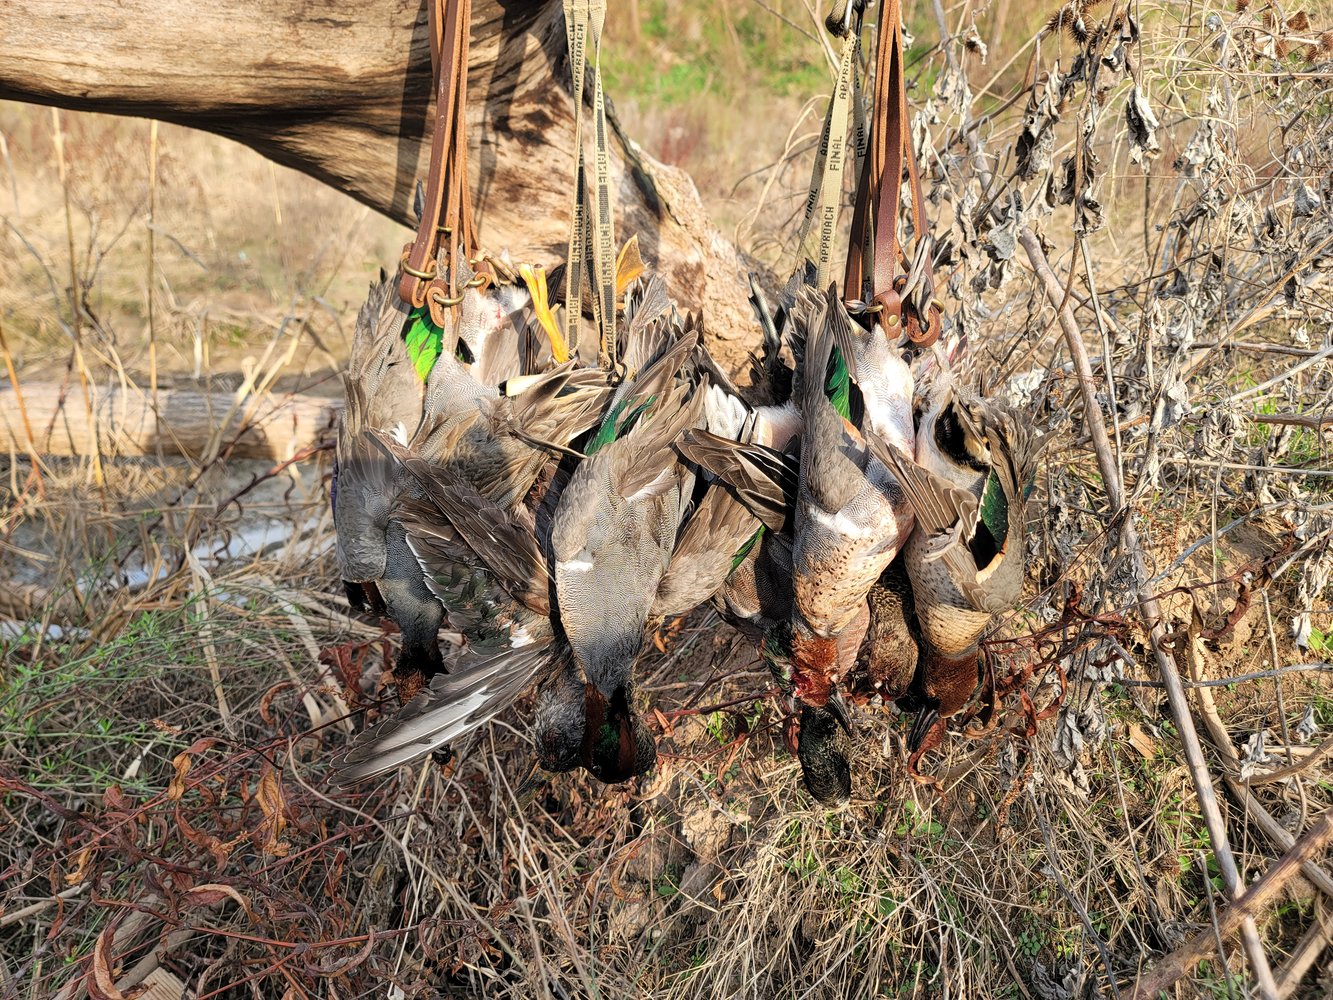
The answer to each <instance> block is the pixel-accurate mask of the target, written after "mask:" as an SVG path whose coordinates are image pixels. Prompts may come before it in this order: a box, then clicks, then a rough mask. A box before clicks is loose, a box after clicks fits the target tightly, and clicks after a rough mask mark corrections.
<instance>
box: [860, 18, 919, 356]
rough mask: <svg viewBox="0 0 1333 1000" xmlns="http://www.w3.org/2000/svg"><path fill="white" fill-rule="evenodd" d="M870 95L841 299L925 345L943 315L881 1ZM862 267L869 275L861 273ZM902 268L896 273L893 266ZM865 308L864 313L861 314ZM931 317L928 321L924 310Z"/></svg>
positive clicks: (895, 41)
mask: <svg viewBox="0 0 1333 1000" xmlns="http://www.w3.org/2000/svg"><path fill="white" fill-rule="evenodd" d="M875 56H876V58H875V65H876V68H875V98H874V106H873V111H872V123H871V129H870V144H869V149H868V150H867V153H866V156H865V158H864V160H863V162H862V164H861V171H860V178H859V181H858V184H857V193H856V209H855V212H854V214H853V216H852V233H851V245H850V247H849V248H848V252H847V268H846V272H845V275H844V281H843V294H844V296H845V297H846V298H847V299H848V300H851V301H855V300H858V299H869V300H870V302H871V303H872V307H875V306H877V307H879V321H880V324H881V326H883V327H884V329H885V330H888V329H890V328H891V327H896V326H897V325H898V321H899V320H901V321H902V326H903V330H904V332H906V334H907V336H908V338H909V339H911V340H912V341H913V342H914V343H916V344H918V345H920V346H929V345H930V344H933V343H934V342H935V340H936V339H937V338H938V337H939V333H940V328H941V326H942V323H940V322H939V321H938V320H939V314H940V313H941V312H942V311H943V310H942V307H941V306H940V304H939V302H938V301H936V300H935V298H934V273H933V262H932V251H931V245H930V240H929V239H928V237H927V236H926V220H925V199H924V196H923V194H922V190H921V177H920V173H919V171H918V169H917V163H916V154H915V151H914V148H913V142H912V134H911V123H910V121H909V117H908V106H907V78H906V73H905V60H904V53H903V27H902V8H901V0H882V2H881V5H880V18H879V37H878V40H877V45H876V53H875ZM904 167H906V170H907V179H908V185H909V188H910V190H911V196H912V230H913V233H914V235H915V237H916V245H915V247H914V250H913V255H912V260H911V263H910V266H904V264H905V262H906V257H905V255H904V253H903V248H902V246H901V245H900V244H899V242H898V212H899V208H900V205H901V199H902V177H903V168H904ZM867 261H868V262H869V268H870V274H869V275H867V274H866V265H867ZM900 267H903V269H904V270H906V271H907V274H906V275H899V274H898V271H899V268H900ZM867 311H869V310H867ZM932 311H934V313H935V314H936V315H935V316H934V317H933V318H932V317H931V315H930V314H931V312H932Z"/></svg>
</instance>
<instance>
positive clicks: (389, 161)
mask: <svg viewBox="0 0 1333 1000" xmlns="http://www.w3.org/2000/svg"><path fill="white" fill-rule="evenodd" d="M3 22H4V30H3V31H0V98H6V99H12V100H19V101H31V102H35V103H39V104H52V105H57V106H60V107H66V108H74V109H78V110H84V111H100V112H108V113H112V114H122V115H138V116H142V117H146V118H160V119H162V120H164V121H171V122H176V123H178V124H181V125H188V126H191V127H194V128H200V129H205V130H207V131H210V132H216V133H217V134H219V135H224V136H227V137H228V138H231V139H235V140H237V141H238V142H242V143H244V144H245V145H247V146H250V147H252V148H254V149H256V150H258V151H259V152H260V153H262V154H263V155H265V156H267V157H270V158H271V159H273V160H276V161H277V162H279V163H282V164H285V165H287V166H289V167H294V168H295V169H297V170H300V171H303V172H305V173H307V174H310V175H311V176H314V177H317V178H319V179H320V180H322V181H324V182H325V183H327V184H330V185H332V186H333V187H335V188H337V189H339V190H341V191H344V192H346V193H347V194H350V195H351V196H352V197H354V198H356V199H358V200H359V201H361V202H363V203H365V204H367V205H369V206H371V207H372V208H374V209H376V210H378V211H380V212H383V213H384V214H385V215H388V216H391V217H392V218H395V219H397V220H399V221H400V222H405V223H409V224H414V223H415V220H414V219H413V218H411V213H412V203H413V194H414V191H415V186H416V180H417V178H419V177H420V178H422V179H424V177H425V174H426V161H427V158H428V154H429V139H430V128H431V121H430V115H429V105H430V83H431V79H430V77H431V74H430V51H429V42H428V36H427V27H426V7H425V5H424V3H423V2H421V0H364V2H361V3H356V4H330V3H313V4H295V3H292V2H291V0H247V2H243V3H235V4H221V5H219V4H213V5H208V4H204V5H200V4H193V3H187V2H185V0H89V2H88V3H85V4H81V5H79V7H78V8H77V9H71V8H68V7H62V6H60V5H59V4H50V3H41V2H38V0H6V3H5V12H4V15H3ZM472 39H473V41H472V52H471V59H470V68H469V75H468V81H469V82H468V86H469V100H470V106H469V113H468V120H469V128H470V133H469V134H470V137H471V142H472V146H473V150H474V153H473V155H472V156H471V157H470V159H471V163H472V165H473V169H474V171H475V176H474V178H473V180H474V187H473V190H474V191H475V192H476V195H477V209H478V215H479V222H480V227H481V239H482V243H483V246H484V247H485V248H486V249H487V250H490V251H491V252H499V251H501V250H504V249H508V250H509V251H510V252H511V253H512V254H513V255H514V256H515V257H516V258H518V259H527V260H532V261H534V262H537V263H553V262H555V261H556V260H558V259H559V258H561V257H562V256H563V255H564V252H565V248H566V241H567V239H568V224H569V207H570V206H569V201H570V191H571V186H572V183H573V171H574V159H573V152H574V150H573V102H572V100H571V98H570V93H569V89H570V85H569V83H568V64H567V62H566V58H565V31H564V22H563V15H562V13H561V4H560V3H559V2H558V0H476V2H475V4H474V9H473V20H472ZM615 131H616V140H615V141H613V143H612V157H611V161H612V162H611V171H612V181H613V184H614V185H615V190H616V193H617V196H618V206H617V207H618V213H619V214H618V216H617V222H618V224H619V227H618V228H619V233H618V236H619V238H620V239H622V240H623V239H624V238H627V237H628V236H629V235H631V234H633V233H638V234H639V240H640V244H641V247H642V249H643V252H644V257H645V259H646V260H647V261H648V262H649V263H650V264H652V265H653V266H655V267H656V268H658V270H659V271H660V272H661V273H662V274H663V276H664V277H665V278H666V280H667V283H668V285H669V286H670V288H671V290H672V293H673V294H674V295H675V296H676V298H677V301H678V302H679V304H680V305H681V307H682V308H685V309H691V310H694V311H699V310H703V312H704V315H705V318H706V320H707V325H708V328H709V333H710V335H711V336H712V337H713V338H714V341H715V342H720V343H718V344H716V346H718V347H720V352H719V354H720V358H719V360H721V361H722V362H723V363H724V364H730V365H731V367H733V368H739V367H740V366H741V363H742V362H743V361H744V357H745V347H744V342H745V341H746V340H748V339H749V337H750V333H751V328H752V319H751V316H750V312H749V306H748V304H747V302H746V291H747V288H746V283H745V275H744V270H745V266H746V265H745V262H744V261H743V260H742V258H741V257H740V255H738V254H737V252H736V250H735V248H734V247H733V246H732V245H731V244H730V243H729V242H728V241H727V240H725V239H723V238H722V236H721V235H720V234H719V233H718V231H717V229H716V227H714V226H713V225H712V223H711V222H710V221H709V220H708V218H707V215H706V213H705V212H704V209H703V206H702V204H701V202H700V200H699V194H698V191H697V190H696V189H695V186H694V183H693V182H692V181H691V180H690V178H689V176H688V175H686V174H685V173H684V172H683V171H680V170H678V169H674V168H671V167H666V166H663V165H661V164H658V163H655V162H654V161H652V160H651V158H649V157H647V156H646V155H644V154H643V153H642V152H640V151H639V150H638V149H637V147H635V145H634V144H633V142H632V141H630V140H629V139H627V138H625V137H624V136H623V133H621V132H620V130H619V129H618V128H617V129H616V130H615ZM386 263H388V262H386Z"/></svg>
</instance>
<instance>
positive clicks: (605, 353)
mask: <svg viewBox="0 0 1333 1000" xmlns="http://www.w3.org/2000/svg"><path fill="white" fill-rule="evenodd" d="M564 10H565V32H566V40H567V41H568V44H569V67H570V76H571V77H572V82H573V85H574V148H575V164H576V165H575V172H574V197H573V206H572V209H571V212H570V228H569V265H568V267H567V268H566V270H565V339H566V341H567V342H568V344H569V348H570V350H571V351H574V350H577V347H578V334H579V329H578V328H579V321H580V318H581V316H582V312H583V275H584V267H585V261H586V260H587V256H588V250H589V244H591V251H592V253H591V258H592V269H591V270H592V281H591V288H592V294H593V301H592V311H593V319H594V320H595V321H596V324H597V332H598V335H599V338H600V341H601V344H600V359H601V362H602V364H603V365H607V366H613V365H614V364H615V361H616V332H615V322H616V286H615V260H616V254H615V237H614V231H615V223H614V218H613V216H612V206H611V162H610V154H609V153H608V151H607V150H608V141H607V124H606V97H605V94H604V92H603V90H602V67H601V50H602V26H603V24H604V23H605V21H606V0H564ZM589 47H591V49H592V73H593V163H592V165H593V192H592V199H591V201H592V205H591V207H592V209H593V218H592V220H591V226H589V220H588V215H587V207H588V205H587V202H586V201H585V197H586V195H587V161H586V159H585V157H584V153H583V89H584V84H585V81H586V78H587V66H588V54H589V53H588V50H589Z"/></svg>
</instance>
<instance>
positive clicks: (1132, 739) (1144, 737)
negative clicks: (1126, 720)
mask: <svg viewBox="0 0 1333 1000" xmlns="http://www.w3.org/2000/svg"><path fill="white" fill-rule="evenodd" d="M1129 745H1130V746H1132V747H1133V748H1134V749H1135V750H1137V751H1138V752H1139V754H1140V755H1141V756H1142V757H1143V759H1144V760H1152V759H1153V758H1154V757H1156V756H1157V741H1156V740H1154V739H1153V738H1152V737H1151V736H1149V735H1148V731H1147V730H1146V729H1144V728H1143V727H1142V726H1140V725H1139V724H1138V723H1137V722H1131V723H1130V724H1129Z"/></svg>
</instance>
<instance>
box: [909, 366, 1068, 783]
mask: <svg viewBox="0 0 1333 1000" xmlns="http://www.w3.org/2000/svg"><path fill="white" fill-rule="evenodd" d="M1043 444H1044V441H1043V439H1041V438H1039V437H1038V436H1037V435H1036V434H1035V433H1034V432H1033V431H1032V429H1031V428H1030V427H1029V426H1028V424H1027V423H1026V422H1025V421H1024V419H1023V418H1022V416H1021V415H1020V414H1019V413H1017V412H1016V411H1014V410H1012V409H1011V408H1009V407H1008V406H1006V405H1005V404H1003V403H1001V402H1000V401H998V400H993V399H982V398H981V397H979V396H977V395H975V394H974V393H972V392H969V391H967V390H964V389H963V388H961V387H960V386H959V385H958V384H957V383H956V381H955V380H954V379H953V378H952V377H950V376H948V375H946V374H941V376H940V377H939V378H938V379H937V381H936V384H935V386H934V387H933V390H932V393H931V395H930V398H929V401H928V406H927V407H926V410H925V415H924V417H923V419H922V422H921V429H920V433H919V435H918V437H917V447H916V456H915V460H908V459H904V458H903V457H902V456H901V455H899V454H898V453H896V452H888V451H886V452H885V453H884V457H885V460H886V461H888V462H889V463H890V464H891V465H892V466H893V468H894V472H895V474H896V475H897V476H898V478H899V480H900V481H901V482H902V486H903V490H904V492H905V493H906V495H907V498H908V502H909V503H910V504H911V506H912V509H913V511H915V513H916V525H917V526H916V530H915V531H914V532H913V533H912V536H911V538H910V539H909V540H908V542H907V545H906V547H905V550H904V563H905V566H906V569H907V573H908V575H909V576H910V578H911V581H912V590H913V594H914V597H915V604H916V617H917V620H918V622H919V623H920V625H921V632H922V636H923V640H924V650H923V652H924V663H923V665H922V670H921V676H922V681H923V688H924V695H925V706H924V708H923V709H922V711H921V714H920V715H919V716H918V719H917V722H916V725H915V726H914V727H913V730H912V734H911V737H910V740H909V745H911V746H912V748H913V750H914V751H915V756H914V760H915V759H918V758H919V756H920V754H921V753H922V752H924V750H926V749H928V748H929V747H930V746H933V745H935V743H937V742H938V740H939V738H940V736H941V735H942V732H943V720H945V719H947V718H949V717H950V716H952V715H954V714H956V713H957V712H958V711H959V710H960V709H962V708H963V706H964V705H966V703H967V702H968V700H969V699H970V698H971V696H972V693H973V692H974V690H975V689H976V686H977V680H978V671H979V657H978V646H977V643H978V640H979V639H980V637H981V634H982V632H984V631H985V629H986V627H987V626H988V625H989V624H990V622H991V620H992V618H993V616H995V615H996V614H999V613H1001V612H1004V611H1007V610H1009V609H1011V608H1013V607H1014V606H1015V605H1016V604H1017V603H1018V600H1019V597H1020V595H1021V591H1022V585H1023V572H1024V565H1023V564H1024V546H1023V537H1024V524H1023V517H1024V508H1025V504H1026V500H1027V496H1028V492H1029V490H1030V488H1031V483H1032V481H1033V478H1034V476H1035V473H1036V461H1037V458H1038V455H1039V454H1040V451H1041V448H1042V445H1043Z"/></svg>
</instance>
